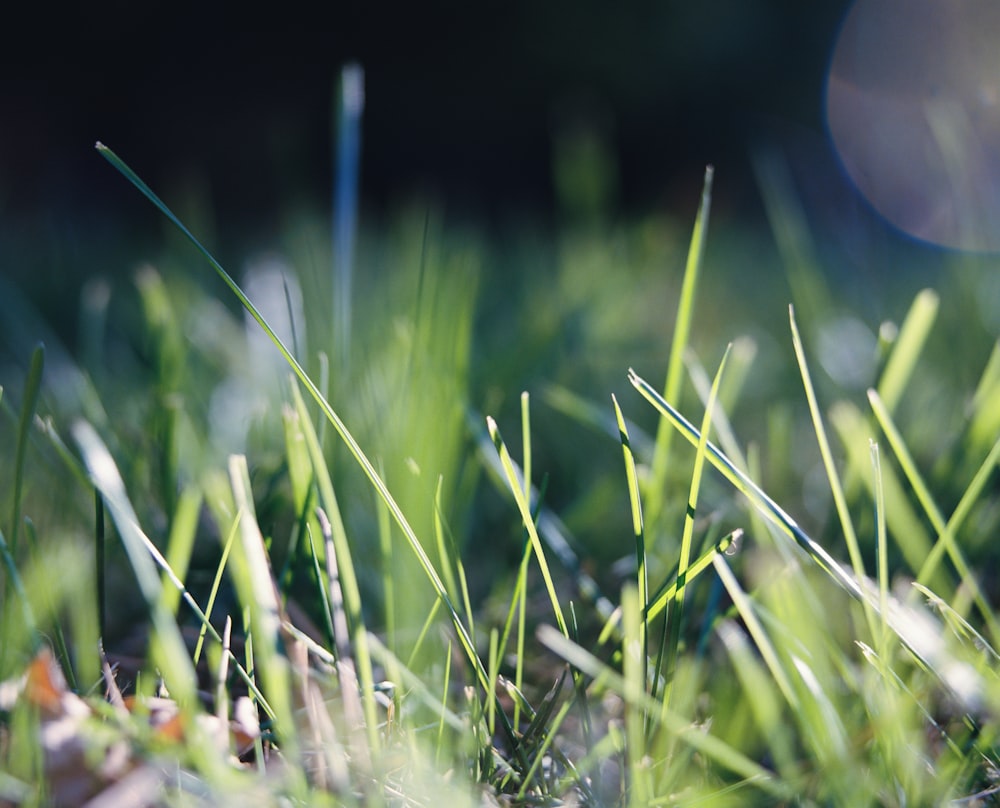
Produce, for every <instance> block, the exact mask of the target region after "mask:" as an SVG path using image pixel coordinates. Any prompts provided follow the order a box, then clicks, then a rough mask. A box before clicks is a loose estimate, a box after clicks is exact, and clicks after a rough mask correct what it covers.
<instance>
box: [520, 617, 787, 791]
mask: <svg viewBox="0 0 1000 808" xmlns="http://www.w3.org/2000/svg"><path fill="white" fill-rule="evenodd" d="M538 640H539V642H541V643H542V645H544V646H545V647H546V648H548V649H549V650H550V651H552V652H553V653H554V654H556V655H557V656H559V657H561V658H562V659H564V660H566V661H567V662H568V663H569V664H570V665H572V666H573V667H574V668H577V669H578V670H580V671H582V672H583V673H585V674H586V675H587V676H589V677H591V678H592V679H594V680H595V682H594V685H592V687H593V688H597V687H598V685H600V687H601V688H603V689H605V690H610V691H612V692H614V693H616V694H618V695H619V696H621V697H622V698H623V699H625V700H626V701H627V702H629V703H631V704H634V705H635V706H638V707H639V708H640V709H642V710H644V711H646V712H647V713H648V714H650V715H659V716H660V721H661V726H663V727H664V728H665V729H666V730H667V731H668V732H669V733H670V734H671V735H673V736H675V737H677V738H678V739H679V740H680V741H682V742H683V743H685V744H687V745H688V746H690V747H691V748H692V749H694V750H696V751H698V752H700V753H701V754H703V755H704V756H705V757H706V758H708V759H709V760H713V761H715V762H716V763H717V764H718V765H719V766H721V767H722V768H724V769H727V770H729V771H731V772H733V773H734V774H736V775H738V776H740V777H744V778H748V779H750V780H751V781H752V782H753V784H754V785H755V786H756V787H757V788H759V789H761V790H762V791H763V792H764V793H766V794H770V795H772V796H776V797H779V798H782V799H789V798H791V797H792V791H791V789H790V788H789V787H788V785H787V784H786V783H784V782H782V781H781V780H779V779H777V778H776V777H775V776H774V773H773V772H770V771H768V770H767V769H765V768H764V767H763V766H761V765H760V764H759V763H757V762H756V761H753V760H751V759H750V758H748V757H747V756H746V755H744V754H742V753H741V752H740V751H739V750H737V749H734V748H733V747H732V746H731V745H729V744H727V743H726V742H725V741H723V740H721V739H720V738H718V737H716V736H714V735H711V734H710V733H707V732H705V731H704V730H703V729H702V728H701V727H699V726H696V725H695V724H692V723H691V722H689V721H687V720H685V719H684V718H682V717H680V716H679V715H677V714H676V713H674V712H672V711H667V712H666V713H661V712H660V704H659V702H658V701H657V700H656V699H653V698H650V697H649V696H648V695H646V694H645V693H633V692H632V690H631V688H629V687H627V686H626V684H625V680H624V678H623V677H622V675H621V674H619V673H618V672H616V671H615V670H613V669H612V668H610V667H608V666H607V665H605V664H604V663H603V662H601V661H600V660H599V659H597V657H595V656H594V655H593V654H591V653H590V652H589V651H587V650H586V649H584V648H581V647H580V646H579V645H577V644H576V643H575V642H573V641H572V640H570V639H569V638H568V637H565V636H563V635H562V634H560V633H559V632H558V631H556V629H555V628H553V627H552V626H549V625H546V624H542V625H540V626H539V627H538Z"/></svg>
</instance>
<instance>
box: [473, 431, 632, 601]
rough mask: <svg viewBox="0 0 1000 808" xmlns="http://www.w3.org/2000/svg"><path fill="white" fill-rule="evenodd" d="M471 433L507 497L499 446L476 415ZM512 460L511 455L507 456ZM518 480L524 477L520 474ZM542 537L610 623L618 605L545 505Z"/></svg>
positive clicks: (540, 528)
mask: <svg viewBox="0 0 1000 808" xmlns="http://www.w3.org/2000/svg"><path fill="white" fill-rule="evenodd" d="M468 424H469V429H470V430H471V431H472V433H473V436H474V437H475V440H476V446H477V448H478V450H479V457H480V458H481V459H482V461H483V464H484V465H485V466H486V468H487V470H488V471H489V472H490V474H489V477H490V481H491V482H493V483H494V484H495V485H496V487H497V490H499V491H501V492H502V493H504V494H506V493H507V490H508V488H509V483H508V481H507V472H506V471H505V470H504V467H503V463H502V462H501V460H500V455H499V454H497V451H496V445H495V444H494V442H493V439H492V437H491V436H490V434H489V432H488V431H487V430H485V429H483V427H482V426H481V421H479V420H478V417H476V419H475V420H474V418H473V414H472V413H470V414H469V418H468ZM508 458H509V454H508ZM511 465H512V466H513V467H514V469H515V471H516V470H517V469H518V466H517V464H516V463H514V462H513V460H511ZM518 476H523V475H520V474H519V473H518ZM531 490H532V495H531V500H532V502H540V501H541V500H540V495H539V491H538V489H537V488H535V487H532V489H531ZM535 523H536V526H537V530H538V535H539V537H541V538H542V540H543V541H544V542H545V545H546V547H548V549H549V552H550V553H552V555H553V556H555V558H556V559H557V560H558V561H559V563H560V564H561V565H562V567H563V569H565V570H566V571H567V572H568V573H569V574H570V575H571V576H572V577H573V580H574V582H575V584H576V587H577V590H578V591H579V593H580V595H581V597H583V598H584V600H586V601H587V603H590V604H591V605H592V606H593V607H594V609H596V610H597V613H598V614H599V615H600V616H601V617H602V618H603V619H605V620H610V619H611V618H612V615H614V613H615V605H614V604H613V603H612V602H611V600H610V599H609V598H608V597H607V596H606V595H605V594H604V593H603V592H602V591H601V588H600V586H598V584H597V581H595V580H594V578H593V577H592V576H591V575H590V574H589V573H588V572H587V571H586V570H585V569H584V567H583V565H582V564H581V563H580V558H579V556H578V555H577V553H576V551H575V550H574V549H573V545H572V543H571V537H570V535H569V531H568V530H567V528H566V526H565V525H564V524H563V522H562V520H561V519H560V518H559V517H558V516H557V515H556V514H555V513H553V512H552V511H551V510H550V509H549V508H547V507H545V506H544V505H542V506H541V507H540V508H539V510H538V515H537V517H536V519H535Z"/></svg>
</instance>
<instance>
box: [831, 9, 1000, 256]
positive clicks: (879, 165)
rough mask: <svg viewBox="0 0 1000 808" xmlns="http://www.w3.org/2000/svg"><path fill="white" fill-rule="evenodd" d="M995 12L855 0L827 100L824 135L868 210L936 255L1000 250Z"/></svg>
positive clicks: (999, 25)
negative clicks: (938, 251)
mask: <svg viewBox="0 0 1000 808" xmlns="http://www.w3.org/2000/svg"><path fill="white" fill-rule="evenodd" d="M998 36H1000V3H997V2H995V0H961V2H955V1H954V0H856V2H855V4H854V5H853V6H852V7H851V9H850V11H849V12H848V14H847V17H846V18H845V20H844V24H843V26H842V28H841V31H840V34H839V37H838V40H837V44H836V47H835V49H834V53H833V58H832V60H831V63H830V72H829V77H828V83H827V93H826V114H827V123H828V126H829V131H830V136H831V138H832V140H833V144H834V147H835V148H836V150H837V153H838V155H839V157H840V160H841V162H842V164H843V166H844V169H845V170H846V172H847V174H848V175H849V177H850V178H851V181H852V182H853V183H854V185H855V186H856V187H857V189H858V191H859V192H860V193H861V194H862V195H863V196H864V197H865V198H866V199H867V200H868V202H869V203H870V204H871V205H872V207H873V208H874V209H875V210H876V211H878V213H879V214H881V215H882V216H883V217H884V218H885V219H886V220H888V221H889V222H891V223H892V224H893V225H895V226H896V227H898V228H899V229H901V230H903V231H904V232H906V233H908V234H910V235H911V236H913V237H915V238H918V239H922V240H924V241H928V242H931V243H934V244H937V245H940V246H943V247H948V248H953V249H959V250H969V251H977V252H995V251H998V250H1000V47H998V45H997V43H998V41H1000V39H998Z"/></svg>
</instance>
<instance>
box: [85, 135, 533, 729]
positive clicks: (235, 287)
mask: <svg viewBox="0 0 1000 808" xmlns="http://www.w3.org/2000/svg"><path fill="white" fill-rule="evenodd" d="M97 150H98V152H99V153H100V154H101V156H103V157H104V158H105V159H106V160H107V161H108V162H109V163H111V165H112V166H114V167H115V169H117V170H118V171H119V172H120V173H121V174H122V176H124V177H125V178H126V179H127V180H128V181H129V182H130V183H132V185H134V186H135V187H136V189H138V190H139V191H140V192H141V193H142V194H143V196H145V197H146V198H147V199H148V200H149V201H150V202H151V203H152V204H153V205H155V206H156V208H157V209H158V210H159V211H160V212H161V213H163V215H164V216H166V217H167V218H168V219H169V220H170V221H171V222H172V223H173V224H174V225H175V226H176V227H177V228H178V229H179V230H180V231H181V233H182V234H183V235H184V236H185V237H186V238H187V239H188V240H189V241H190V242H191V244H192V245H193V246H194V247H195V249H197V250H198V252H199V253H201V255H202V257H203V258H205V260H206V261H207V262H208V263H209V265H210V266H211V267H212V269H213V270H215V272H216V274H217V275H218V276H219V278H220V279H221V280H222V281H223V283H225V284H226V286H228V287H229V289H230V291H231V292H232V293H233V294H234V295H235V296H236V298H237V300H239V301H240V303H241V304H242V306H243V307H244V309H246V311H247V313H249V314H250V316H251V317H253V319H254V320H256V322H257V324H258V325H259V326H260V327H261V329H262V330H263V331H264V333H265V334H267V336H268V338H269V339H270V340H271V342H272V343H273V344H274V346H275V347H276V348H277V349H278V351H279V352H280V353H281V355H282V357H283V358H284V359H285V361H286V362H287V363H288V365H289V367H290V368H291V369H292V370H293V372H294V373H295V375H296V377H297V378H298V380H299V381H300V382H301V383H302V385H303V386H304V387H305V388H306V390H308V391H309V394H310V396H312V398H313V400H314V401H315V402H316V404H317V405H318V406H319V408H320V410H321V411H322V413H323V415H324V416H325V417H326V419H327V421H328V422H329V423H330V424H332V426H333V428H334V429H335V430H336V432H337V434H338V435H339V436H340V438H341V440H342V441H343V442H344V444H345V445H346V446H347V448H348V450H349V451H350V453H351V455H352V456H353V457H354V459H355V460H356V461H357V463H358V465H359V466H360V467H361V469H362V471H363V472H364V474H365V476H366V477H367V478H368V480H369V482H370V483H371V485H372V487H373V488H374V489H375V491H376V492H377V493H378V495H379V497H380V498H381V499H382V501H383V502H384V503H385V506H386V507H387V508H388V510H389V513H390V514H391V515H392V517H393V519H394V520H395V522H396V524H397V525H398V526H399V528H400V530H401V531H402V533H403V536H404V538H405V539H406V542H407V544H408V545H409V547H410V549H411V550H412V552H413V553H414V554H415V555H416V557H417V560H418V562H419V564H420V566H421V568H422V569H423V571H424V574H425V575H426V577H427V579H428V581H429V582H430V584H431V586H432V588H433V589H434V592H435V594H436V595H437V596H438V597H439V598H440V599H441V600H442V601H443V602H444V603H445V606H446V608H447V609H448V613H449V615H450V616H451V620H452V624H453V625H454V627H455V631H456V633H457V635H458V638H459V641H460V644H461V646H462V651H463V653H464V654H465V655H466V658H467V659H468V660H469V662H470V664H471V665H472V666H473V668H474V669H475V670H476V674H477V678H478V679H479V683H480V685H481V686H482V687H483V689H484V690H485V689H486V688H488V677H487V675H486V670H485V668H484V666H483V664H482V660H480V659H479V656H478V655H477V653H476V650H475V645H474V644H473V642H472V638H471V637H470V636H469V634H468V632H467V631H466V629H465V626H464V625H463V624H462V620H461V617H460V616H459V614H458V612H457V610H456V609H455V606H454V604H453V603H452V602H451V600H450V599H449V598H448V593H447V591H446V589H445V587H444V584H443V583H442V582H441V578H440V576H439V575H438V574H437V571H436V570H435V569H434V566H433V564H432V563H431V560H430V558H429V557H428V556H427V553H426V552H425V551H424V549H423V545H422V544H421V543H420V540H419V539H418V538H417V535H416V533H415V532H414V530H413V528H412V527H411V526H410V523H409V521H408V520H407V518H406V516H405V514H404V513H403V511H402V509H401V508H400V507H399V505H398V504H397V503H396V500H395V499H394V498H393V496H392V494H391V493H390V492H389V488H388V486H386V484H385V482H384V481H383V480H382V478H381V476H380V475H379V474H378V472H377V471H376V470H375V467H374V466H373V465H372V463H371V461H370V460H369V459H368V456H367V455H366V454H365V453H364V451H363V450H362V449H361V445H360V444H359V443H358V442H357V441H356V440H355V438H354V436H353V435H352V434H351V432H350V431H349V430H348V429H347V426H346V424H345V423H344V422H343V421H342V420H341V418H340V416H339V415H338V414H337V413H336V412H335V411H334V409H333V407H331V406H330V403H329V402H328V401H327V399H326V397H325V396H324V395H323V394H322V393H321V392H320V389H319V388H318V387H317V386H316V384H315V382H313V380H312V379H311V378H310V376H309V375H308V374H307V373H306V372H305V370H304V369H303V368H302V366H301V365H300V364H299V363H298V361H297V360H296V359H295V357H294V356H293V355H292V354H291V352H290V351H289V350H288V348H287V347H286V346H285V344H284V343H283V342H282V340H281V338H280V337H278V335H277V334H276V333H275V331H274V329H273V328H272V327H271V325H270V324H269V323H268V322H267V320H266V319H265V318H264V316H263V315H262V314H261V313H260V311H259V310H258V309H257V307H256V306H254V304H253V303H252V302H251V301H250V299H249V298H248V297H247V296H246V293H245V292H244V291H243V290H242V289H241V288H240V286H239V284H237V283H236V281H234V280H233V278H232V276H230V275H229V273H228V272H226V270H225V269H223V267H222V265H221V264H220V263H219V262H218V261H216V260H215V258H214V257H213V256H212V254H211V253H210V252H209V251H208V250H207V249H206V248H205V247H204V246H203V245H202V244H201V242H199V241H198V239H197V238H195V236H194V234H192V233H191V231H190V230H188V229H187V227H186V226H185V225H184V224H183V223H182V222H181V221H180V219H178V218H177V216H175V215H174V213H173V211H171V210H170V208H168V207H167V206H166V205H165V204H164V203H163V201H162V200H160V198H159V197H158V196H157V195H156V194H155V193H153V191H152V189H150V187H149V186H148V185H146V183H145V182H143V181H142V180H141V179H140V178H139V176H138V175H137V174H136V173H135V172H134V171H133V170H132V169H131V168H129V167H128V165H127V164H126V163H125V162H124V161H123V160H122V159H121V158H120V157H118V155H116V154H115V153H114V152H113V151H111V150H110V149H109V148H108V147H107V146H105V145H104V144H103V143H100V142H98V144H97ZM487 692H488V691H487ZM501 715H503V713H501ZM508 729H509V727H508ZM511 739H512V741H513V734H512V733H511ZM513 746H515V747H516V746H517V744H516V742H513Z"/></svg>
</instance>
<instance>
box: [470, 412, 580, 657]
mask: <svg viewBox="0 0 1000 808" xmlns="http://www.w3.org/2000/svg"><path fill="white" fill-rule="evenodd" d="M486 426H487V429H488V430H489V433H490V437H491V438H492V439H493V445H494V446H495V447H496V451H497V455H498V456H499V458H500V463H501V464H502V466H503V470H504V474H505V475H506V477H507V484H508V485H509V486H510V490H511V492H512V493H513V495H514V502H515V503H516V504H517V509H518V511H520V513H521V520H522V522H523V523H524V527H525V528H526V529H527V531H528V537H529V538H530V540H531V547H532V549H533V550H534V553H535V558H536V559H537V560H538V568H539V570H540V571H541V573H542V580H543V581H544V583H545V589H546V591H547V592H548V595H549V602H550V603H551V604H552V612H553V614H554V615H555V618H556V623H557V624H558V625H559V630H560V631H561V632H562V633H563V634H565V635H566V636H567V637H568V636H569V629H568V628H567V625H566V619H565V617H563V611H562V606H560V604H559V596H558V595H557V594H556V587H555V583H554V582H553V580H552V574H551V573H550V572H549V562H548V561H547V560H546V558H545V548H544V547H543V546H542V540H541V539H540V538H539V536H538V530H537V529H536V528H535V519H534V517H533V516H532V515H531V506H530V505H529V503H528V500H527V498H526V497H525V495H524V485H525V482H524V481H523V480H522V479H519V476H518V473H517V470H516V469H515V468H514V463H513V461H512V460H511V459H510V453H509V452H508V451H507V445H506V444H505V443H504V442H503V438H502V437H501V435H500V430H499V428H498V427H497V424H496V421H494V420H493V418H491V417H489V416H487V418H486Z"/></svg>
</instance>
